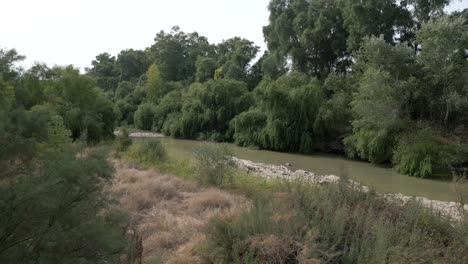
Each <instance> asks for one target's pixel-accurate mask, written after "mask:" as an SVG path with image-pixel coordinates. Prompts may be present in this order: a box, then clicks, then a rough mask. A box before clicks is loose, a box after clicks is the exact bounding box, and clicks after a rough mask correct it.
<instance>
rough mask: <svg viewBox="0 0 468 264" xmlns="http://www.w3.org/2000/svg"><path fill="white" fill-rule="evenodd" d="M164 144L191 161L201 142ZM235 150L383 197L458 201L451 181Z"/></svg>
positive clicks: (326, 158)
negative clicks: (359, 186) (334, 177)
mask: <svg viewBox="0 0 468 264" xmlns="http://www.w3.org/2000/svg"><path fill="white" fill-rule="evenodd" d="M161 141H162V142H163V144H164V145H165V146H166V148H167V149H168V152H169V154H170V155H175V156H179V157H182V158H185V157H191V156H192V151H193V149H194V147H195V146H197V145H198V144H200V143H201V142H199V141H193V140H180V139H172V138H162V139H161ZM229 145H230V146H231V147H232V150H233V152H234V156H236V157H238V158H240V159H246V160H251V161H253V162H260V163H265V164H272V165H285V164H286V163H290V164H291V167H290V168H291V169H292V170H299V169H301V170H307V171H311V172H314V173H316V174H321V175H329V174H334V175H337V176H344V175H346V176H347V177H349V178H350V179H353V180H355V181H357V182H359V183H361V184H363V185H365V186H368V187H371V188H373V189H375V190H376V191H377V192H380V193H402V194H404V195H410V196H422V197H427V198H429V199H432V200H441V201H457V197H456V194H455V193H454V190H453V187H452V186H453V185H452V183H451V181H441V180H434V179H420V178H415V177H409V176H406V175H402V174H399V173H397V172H395V171H394V170H393V169H391V168H386V167H380V166H376V165H373V164H370V163H367V162H363V161H355V160H350V159H347V158H345V157H340V156H335V155H325V154H315V155H301V154H291V153H281V152H274V151H266V150H254V149H249V148H243V147H238V146H235V145H232V144H229Z"/></svg>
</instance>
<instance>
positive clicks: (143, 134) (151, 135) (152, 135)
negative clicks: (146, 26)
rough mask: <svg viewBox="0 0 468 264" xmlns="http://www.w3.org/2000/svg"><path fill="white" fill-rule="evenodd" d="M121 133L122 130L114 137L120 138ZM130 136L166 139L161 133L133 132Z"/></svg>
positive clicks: (116, 132) (115, 133)
mask: <svg viewBox="0 0 468 264" xmlns="http://www.w3.org/2000/svg"><path fill="white" fill-rule="evenodd" d="M121 133H122V132H121V131H120V130H119V131H115V132H114V135H116V136H119V135H120V134H121ZM128 136H129V137H131V138H162V137H164V135H163V134H161V133H155V132H142V131H135V132H131V133H129V134H128Z"/></svg>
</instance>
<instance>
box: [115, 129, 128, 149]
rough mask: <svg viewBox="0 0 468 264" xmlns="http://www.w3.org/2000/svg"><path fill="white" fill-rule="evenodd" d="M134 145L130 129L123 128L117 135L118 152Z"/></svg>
mask: <svg viewBox="0 0 468 264" xmlns="http://www.w3.org/2000/svg"><path fill="white" fill-rule="evenodd" d="M131 145H132V139H131V138H130V136H129V133H128V129H126V128H123V129H121V130H120V134H119V135H118V136H117V147H116V150H117V152H124V151H126V150H127V149H128V148H129V147H130V146H131Z"/></svg>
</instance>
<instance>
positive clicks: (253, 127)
mask: <svg viewBox="0 0 468 264" xmlns="http://www.w3.org/2000/svg"><path fill="white" fill-rule="evenodd" d="M266 123H267V115H266V114H265V113H263V112H261V111H259V110H258V109H252V110H249V111H247V112H243V113H241V114H239V115H238V116H236V117H235V118H234V119H233V120H232V121H231V127H232V128H233V129H234V135H233V138H234V142H235V143H236V144H237V145H239V146H244V147H247V146H262V142H264V138H263V128H264V127H265V126H266Z"/></svg>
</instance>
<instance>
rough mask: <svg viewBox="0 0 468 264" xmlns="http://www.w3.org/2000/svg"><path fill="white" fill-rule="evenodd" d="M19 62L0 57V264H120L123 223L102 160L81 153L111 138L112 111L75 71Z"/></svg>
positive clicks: (101, 155)
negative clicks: (108, 191)
mask: <svg viewBox="0 0 468 264" xmlns="http://www.w3.org/2000/svg"><path fill="white" fill-rule="evenodd" d="M23 58H24V57H23V56H20V55H18V54H17V53H16V51H14V50H0V212H1V217H0V262H1V263H117V262H118V261H119V259H121V257H122V255H123V254H124V253H125V249H126V247H127V243H126V239H125V235H124V234H125V228H124V227H125V226H126V224H127V222H126V219H125V216H124V214H123V213H122V212H120V211H119V210H117V209H115V208H114V207H113V206H112V205H113V202H112V201H111V200H110V198H109V196H108V195H107V194H106V193H105V191H104V186H105V184H106V183H108V182H109V181H110V180H111V177H112V175H113V170H112V166H111V165H110V164H109V163H108V162H107V160H106V159H107V155H106V152H103V151H101V150H100V148H87V147H86V146H87V143H88V142H90V143H91V142H93V143H95V142H98V141H100V140H102V139H105V138H109V137H112V136H113V128H114V123H115V121H116V119H115V114H114V111H113V104H112V102H111V101H109V100H108V99H107V98H106V96H105V95H104V94H103V93H102V92H101V91H100V90H99V89H97V88H96V85H95V81H94V80H93V79H92V78H91V77H88V76H84V75H81V74H80V73H79V71H78V70H76V69H73V68H72V67H56V68H53V69H49V68H47V67H45V66H44V65H35V66H34V67H32V68H30V69H28V70H26V71H25V70H22V69H19V68H17V67H15V63H16V62H17V61H19V60H22V59H23ZM73 140H74V141H75V143H72V141H73Z"/></svg>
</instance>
